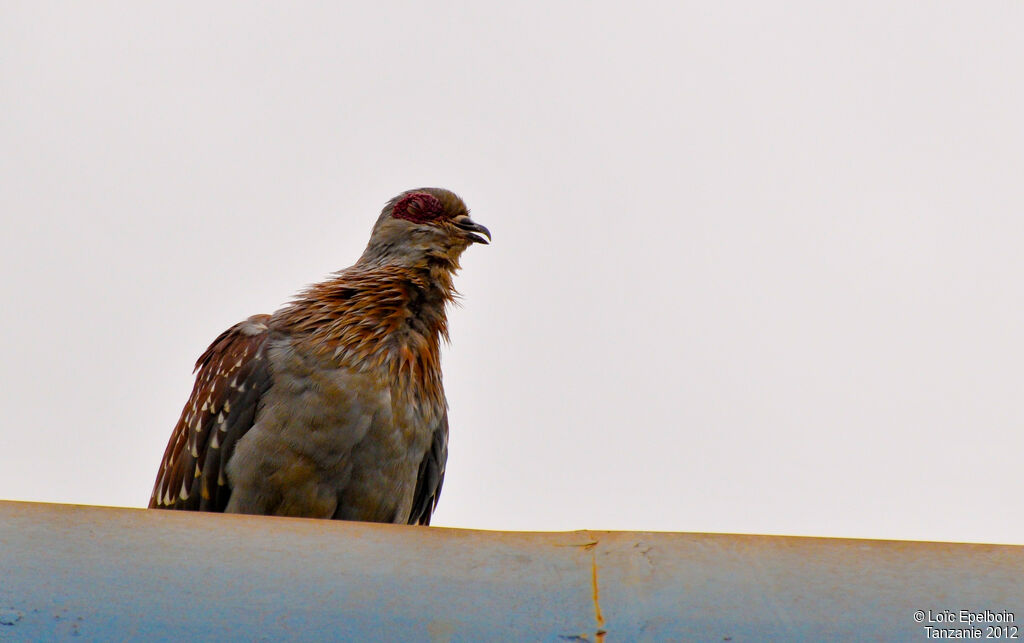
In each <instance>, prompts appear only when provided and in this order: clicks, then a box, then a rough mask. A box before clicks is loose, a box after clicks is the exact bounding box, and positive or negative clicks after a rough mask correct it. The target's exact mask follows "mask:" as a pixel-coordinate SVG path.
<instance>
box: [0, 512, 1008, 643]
mask: <svg viewBox="0 0 1024 643" xmlns="http://www.w3.org/2000/svg"><path fill="white" fill-rule="evenodd" d="M918 610H921V611H922V613H923V614H924V622H918V620H917V616H916V615H915V612H917V611H918ZM945 610H948V611H949V612H951V613H953V614H954V615H955V616H954V617H953V618H954V620H953V622H945V621H943V620H941V619H943V617H944V616H945V615H946V612H945ZM960 610H971V611H972V612H971V613H978V612H981V613H982V615H984V610H989V611H990V612H991V613H992V618H993V619H994V618H996V617H997V615H1002V614H1006V613H1012V615H1013V618H1012V621H1011V622H1009V623H1006V622H1003V623H999V624H996V623H985V624H977V623H974V624H969V623H967V622H961V621H960V620H959V616H960ZM918 616H919V615H918ZM936 619H940V620H936ZM1005 619H1006V617H1005V616H1004V617H1003V620H1004V621H1005ZM996 625H999V626H1009V627H1024V547H1017V546H1006V545H970V544H949V543H919V542H894V541H869V540H841V539H828V538H790V537H772V536H734V535H709V534H677V533H642V532H592V531H580V532H566V533H517V532H485V531H471V530H460V529H439V528H433V527H431V528H425V527H404V526H392V525H369V524H362V523H339V522H331V521H314V520H300V519H288V518H265V517H253V516H225V515H215V514H196V513H180V512H167V511H149V510H138V509H114V508H100V507H80V506H68V505H44V504H32V503H16V502H0V640H3V641H8V640H11V641H46V640H63V639H67V640H76V641H83V640H86V641H87V640H97V641H110V640H151V641H157V640H166V641H192V640H200V641H205V640H217V641H224V640H244V641H280V640H296V641H320V640H356V641H584V640H586V641H602V640H603V641H608V642H611V641H637V640H651V641H664V640H685V641H691V640H692V641H833V640H836V641H865V640H878V641H901V640H907V641H918V640H925V639H927V638H928V636H927V635H928V632H927V631H926V629H925V628H926V627H936V628H939V627H945V628H947V629H950V628H959V629H964V628H968V627H981V628H983V629H984V628H987V627H990V626H991V627H994V626H996ZM1011 631H1012V630H1004V632H1007V633H1009V632H1011ZM1016 634H1017V636H1018V637H1019V638H1024V629H1019V630H1016ZM1002 638H1004V639H1005V638H1009V637H1008V636H1006V635H1004V636H1002Z"/></svg>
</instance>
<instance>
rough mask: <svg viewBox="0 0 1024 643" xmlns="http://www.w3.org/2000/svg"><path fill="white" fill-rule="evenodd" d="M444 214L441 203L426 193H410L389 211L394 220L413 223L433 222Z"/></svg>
mask: <svg viewBox="0 0 1024 643" xmlns="http://www.w3.org/2000/svg"><path fill="white" fill-rule="evenodd" d="M442 214H444V207H443V206H442V205H441V201H439V200H438V198H437V197H435V196H434V195H432V194H427V193H426V192H411V193H409V194H406V195H405V196H403V197H402V198H401V199H399V200H398V203H396V204H395V207H394V209H393V210H392V211H391V216H393V217H395V218H396V219H405V220H406V221H412V222H413V223H424V222H426V221H433V220H434V219H437V218H439V217H440V216H441V215H442Z"/></svg>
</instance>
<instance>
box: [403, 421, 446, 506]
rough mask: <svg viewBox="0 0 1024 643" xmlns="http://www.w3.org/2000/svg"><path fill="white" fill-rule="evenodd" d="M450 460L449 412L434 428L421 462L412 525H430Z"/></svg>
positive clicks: (413, 504)
mask: <svg viewBox="0 0 1024 643" xmlns="http://www.w3.org/2000/svg"><path fill="white" fill-rule="evenodd" d="M447 460H448V411H445V412H444V415H442V416H441V421H440V422H438V425H437V427H435V428H434V433H433V435H432V436H431V440H430V449H429V450H428V451H427V454H426V455H425V456H423V461H422V462H420V470H419V474H418V475H417V476H416V491H415V492H414V493H413V497H412V512H411V513H410V514H409V524H410V525H416V524H420V525H429V524H430V515H431V514H432V513H434V509H435V508H437V499H438V498H440V497H441V485H442V484H444V466H445V462H446V461H447Z"/></svg>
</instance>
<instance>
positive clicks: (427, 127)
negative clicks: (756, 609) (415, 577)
mask: <svg viewBox="0 0 1024 643" xmlns="http://www.w3.org/2000/svg"><path fill="white" fill-rule="evenodd" d="M340 4H341V3H313V2H306V3H277V2H265V3H254V2H217V3H208V2H193V3H170V4H168V3H162V4H157V3H145V4H140V3H134V2H118V3H105V2H88V3H75V2H64V3H50V2H46V3H44V2H2V3H0V151H2V155H0V213H2V227H0V269H2V270H3V275H4V277H3V279H2V281H0V302H2V303H0V306H2V312H0V337H2V340H0V341H2V344H0V345H2V348H3V353H4V359H3V360H2V362H0V411H2V421H0V498H4V499H15V500H39V501H48V502H67V503H87V504H104V505H125V506H143V505H145V504H146V502H147V501H148V498H149V492H150V488H151V485H152V483H153V479H154V477H155V474H156V469H157V465H158V463H159V461H160V456H161V455H162V453H163V449H164V446H165V444H166V442H167V439H168V437H169V435H170V431H171V428H172V426H173V425H174V422H175V420H176V419H177V417H178V414H179V412H180V410H181V407H182V405H183V404H184V403H185V400H186V398H187V397H188V394H189V392H190V390H191V387H192V375H191V370H192V365H193V363H194V362H195V359H196V357H197V356H198V355H199V354H200V353H201V352H202V351H203V350H204V349H205V348H206V346H207V345H208V344H209V342H210V341H211V340H212V339H213V338H214V337H216V336H217V335H218V334H219V333H220V332H221V331H222V330H224V329H225V328H227V327H228V326H230V325H231V324H233V323H235V322H237V321H239V320H241V319H243V318H245V317H246V316H248V315H250V314H253V313H258V312H272V311H273V310H274V309H276V308H277V307H279V306H280V305H281V304H283V303H285V302H286V301H287V300H288V299H289V298H290V296H291V295H292V294H293V293H294V292H295V291H297V290H298V289H300V288H301V287H303V286H304V285H306V284H308V283H310V282H313V281H317V280H319V279H321V278H322V277H324V276H325V275H327V274H328V273H330V272H331V271H334V270H337V269H340V268H343V267H345V266H347V265H349V264H351V263H352V262H353V261H354V260H355V259H356V257H357V256H358V255H359V253H360V252H361V251H362V248H363V246H364V245H365V243H366V240H367V238H368V235H369V231H370V228H371V226H372V224H373V222H374V220H375V218H376V217H377V215H378V213H379V211H380V208H381V207H382V206H383V204H384V202H385V201H386V200H387V199H389V198H390V197H391V196H393V195H395V194H397V193H398V192H401V191H402V190H405V189H407V188H411V187H418V186H424V185H436V186H443V187H447V188H450V189H453V190H455V191H456V192H458V193H460V194H461V195H462V196H463V197H464V198H465V199H466V201H467V203H468V204H469V206H470V208H471V209H472V210H473V215H474V218H475V219H477V220H478V221H480V222H481V223H484V224H485V225H487V226H488V227H490V229H491V230H492V232H493V233H494V243H493V245H491V246H489V247H474V248H471V249H470V250H469V251H468V252H467V254H466V256H465V258H464V262H463V263H464V270H463V272H462V274H461V275H460V276H459V278H458V280H457V285H458V287H459V289H460V290H461V292H462V293H463V295H464V302H463V306H462V307H461V308H457V309H455V310H454V311H452V313H451V315H450V318H451V326H452V329H451V331H452V332H451V334H452V340H453V342H452V345H451V346H450V347H449V348H448V349H447V350H446V352H445V358H444V359H445V362H444V363H445V383H446V388H447V392H448V399H449V402H450V405H451V412H450V416H451V452H450V457H449V461H448V472H447V478H446V481H445V488H444V492H443V494H442V497H441V503H440V506H439V508H438V511H437V513H436V514H435V524H438V525H443V526H459V527H479V528H488V529H530V530H562V529H578V528H595V529H631V530H671V531H708V532H743V533H772V534H798V535H823V536H850V537H870V538H901V539H924V540H966V541H988V542H1005V543H1024V511H1022V504H1024V503H1022V490H1024V476H1022V474H1021V473H1022V467H1021V454H1022V453H1024V432H1022V430H1021V428H1022V425H1024V404H1022V399H1021V398H1022V395H1021V394H1022V389H1024V339H1022V334H1024V283H1022V274H1024V252H1022V249H1021V248H1022V240H1024V125H1022V120H1024V89H1022V87H1024V80H1022V79H1024V41H1022V40H1021V33H1024V4H1021V3H1019V2H985V3H968V2H927V3H924V2H897V3H894V2H891V1H886V2H856V3H854V2H831V3H822V2H785V3H782V2H775V3H771V2H763V1H757V2H733V3H718V2H707V3H681V2H658V3H642V2H641V3H636V2H632V3H624V2H555V3H548V2H544V3H525V4H524V3H479V2H465V3H425V2H424V3H415V2H407V3H349V4H348V5H347V6H344V7H341V6H338V5H340Z"/></svg>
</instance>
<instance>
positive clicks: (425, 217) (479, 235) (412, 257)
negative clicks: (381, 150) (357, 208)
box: [360, 188, 491, 270]
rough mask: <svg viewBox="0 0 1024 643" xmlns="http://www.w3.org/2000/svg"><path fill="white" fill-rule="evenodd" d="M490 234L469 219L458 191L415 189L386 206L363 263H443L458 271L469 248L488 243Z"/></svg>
mask: <svg viewBox="0 0 1024 643" xmlns="http://www.w3.org/2000/svg"><path fill="white" fill-rule="evenodd" d="M484 237H486V239H485V238H484ZM490 238H491V233H490V231H489V230H488V229H487V228H485V227H484V226H482V225H480V224H479V223H476V222H475V221H473V219H471V218H470V216H469V209H468V208H466V204H465V203H463V201H462V199H460V198H459V197H458V195H456V194H455V193H454V192H450V191H449V190H445V189H443V188H416V189H414V190H407V191H405V192H403V193H401V194H399V195H398V196H396V197H395V198H393V199H391V200H390V201H388V203H387V205H385V206H384V210H383V211H382V212H381V213H380V217H379V218H378V219H377V223H376V225H375V226H374V227H373V233H372V234H371V235H370V242H369V244H367V246H366V250H365V251H364V252H363V256H362V258H361V259H360V263H363V262H368V263H373V264H378V265H380V264H397V265H404V266H409V267H417V266H422V267H426V266H436V265H438V264H439V263H440V264H441V265H443V266H445V267H447V268H448V269H450V270H455V269H457V268H458V267H459V257H460V256H461V255H462V252H463V251H464V250H465V249H466V248H468V247H469V246H470V245H472V244H474V243H482V244H487V243H488V241H489V240H490Z"/></svg>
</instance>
